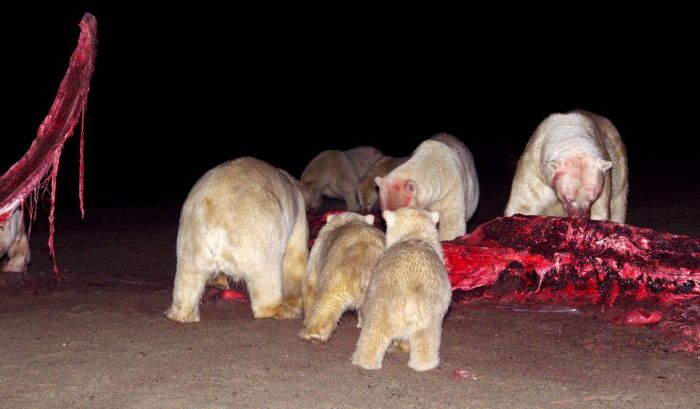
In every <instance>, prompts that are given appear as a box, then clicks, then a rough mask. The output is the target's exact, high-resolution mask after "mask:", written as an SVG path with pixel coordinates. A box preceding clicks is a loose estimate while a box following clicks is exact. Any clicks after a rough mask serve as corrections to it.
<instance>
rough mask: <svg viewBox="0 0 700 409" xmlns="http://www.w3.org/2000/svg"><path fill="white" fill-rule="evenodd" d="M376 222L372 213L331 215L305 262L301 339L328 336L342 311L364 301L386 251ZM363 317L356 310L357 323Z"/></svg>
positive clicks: (321, 338)
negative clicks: (371, 278)
mask: <svg viewBox="0 0 700 409" xmlns="http://www.w3.org/2000/svg"><path fill="white" fill-rule="evenodd" d="M373 224H374V216H373V215H366V216H362V215H359V214H357V213H339V214H337V215H333V214H331V215H328V217H327V222H326V225H325V226H323V228H321V231H320V232H319V234H318V237H317V239H316V241H315V242H314V245H313V247H312V248H311V253H309V262H308V264H307V265H306V274H305V275H304V285H303V287H302V289H303V291H302V293H303V298H302V299H303V306H304V329H303V330H302V331H301V332H300V333H299V337H301V338H302V339H304V340H307V341H309V340H312V339H316V340H319V341H321V342H326V341H328V339H329V338H330V336H331V334H332V333H333V331H334V330H335V327H336V325H337V323H338V320H339V319H340V317H341V315H342V314H343V312H345V311H346V310H348V309H355V310H357V309H358V308H359V307H360V306H361V305H362V301H363V299H364V293H365V289H366V288H367V284H368V283H369V278H370V275H371V274H372V269H374V266H375V264H376V263H377V260H378V259H379V256H381V254H382V253H383V252H384V233H383V232H382V231H381V230H379V229H377V228H376V227H374V225H373ZM361 321H362V319H361V317H360V316H359V315H358V326H359V325H361Z"/></svg>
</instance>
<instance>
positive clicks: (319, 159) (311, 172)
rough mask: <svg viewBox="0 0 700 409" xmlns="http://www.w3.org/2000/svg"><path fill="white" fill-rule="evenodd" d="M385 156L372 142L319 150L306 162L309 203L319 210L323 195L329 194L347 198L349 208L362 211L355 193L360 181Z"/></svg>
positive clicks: (304, 176) (304, 178) (304, 180)
mask: <svg viewBox="0 0 700 409" xmlns="http://www.w3.org/2000/svg"><path fill="white" fill-rule="evenodd" d="M383 156H384V154H383V153H382V152H381V151H380V150H379V149H377V148H373V147H371V146H358V147H357V148H353V149H349V150H346V151H339V150H327V151H323V152H321V153H319V154H318V155H316V156H315V157H314V158H313V159H311V162H309V164H308V165H306V168H305V169H304V171H303V172H302V174H301V178H300V181H301V184H302V186H303V188H304V197H305V199H306V206H307V207H308V208H310V209H313V210H318V208H319V207H320V206H321V196H327V197H330V198H332V199H342V200H344V201H345V205H346V207H347V210H348V211H359V210H360V205H359V204H358V203H357V196H356V193H355V190H356V189H357V182H359V180H360V178H361V177H362V175H364V174H365V173H366V172H367V170H368V169H369V168H370V167H371V166H372V164H374V162H376V161H377V160H379V159H380V158H381V157H383Z"/></svg>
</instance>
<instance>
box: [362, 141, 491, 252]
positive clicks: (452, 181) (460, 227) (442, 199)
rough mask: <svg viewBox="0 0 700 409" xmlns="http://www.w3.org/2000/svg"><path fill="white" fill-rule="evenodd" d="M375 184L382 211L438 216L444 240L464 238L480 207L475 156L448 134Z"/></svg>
mask: <svg viewBox="0 0 700 409" xmlns="http://www.w3.org/2000/svg"><path fill="white" fill-rule="evenodd" d="M375 182H376V183H377V186H379V202H380V206H381V209H382V210H396V209H399V208H402V207H411V208H415V209H425V210H428V211H435V212H438V213H439V214H440V225H439V226H438V231H439V233H440V240H453V239H455V238H457V237H459V236H463V235H464V234H465V233H466V232H467V220H469V218H471V217H472V215H473V214H474V212H475V211H476V207H477V205H478V203H479V179H478V177H477V174H476V167H475V166H474V159H473V157H472V155H471V152H470V151H469V149H467V147H466V146H465V145H464V144H463V143H462V142H461V141H459V140H458V139H457V138H455V137H454V136H452V135H450V134H446V133H441V134H437V135H435V136H433V137H432V138H431V139H429V140H427V141H424V142H422V143H421V144H420V145H418V147H417V148H416V150H415V151H413V154H412V155H411V158H410V159H409V160H408V161H406V162H405V163H404V164H403V165H401V166H399V167H397V168H396V169H394V170H393V171H391V172H390V173H389V174H388V175H386V177H384V178H380V177H377V178H376V179H375Z"/></svg>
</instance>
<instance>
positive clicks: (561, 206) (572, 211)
mask: <svg viewBox="0 0 700 409" xmlns="http://www.w3.org/2000/svg"><path fill="white" fill-rule="evenodd" d="M628 183H629V182H628V173H627V153H626V149H625V145H624V144H623V142H622V139H621V138H620V134H619V133H618V131H617V129H616V128H615V127H614V126H613V124H612V123H611V122H610V121H609V120H608V119H606V118H604V117H602V116H599V115H596V114H593V113H590V112H586V111H581V110H577V111H573V112H570V113H567V114H552V115H550V116H549V117H547V118H546V119H545V120H544V121H542V123H541V124H540V125H539V126H538V127H537V129H536V130H535V132H534V133H533V135H532V137H531V138H530V141H529V142H528V144H527V146H526V147H525V151H524V152H523V154H522V156H521V157H520V160H519V161H518V166H517V168H516V171H515V177H514V178H513V185H512V187H511V194H510V198H509V200H508V204H507V206H506V210H505V215H506V216H512V215H513V214H516V213H522V214H532V215H544V216H567V215H568V216H570V217H581V218H590V219H593V220H612V221H614V222H618V223H624V222H625V213H626V211H627V191H628V186H629V184H628Z"/></svg>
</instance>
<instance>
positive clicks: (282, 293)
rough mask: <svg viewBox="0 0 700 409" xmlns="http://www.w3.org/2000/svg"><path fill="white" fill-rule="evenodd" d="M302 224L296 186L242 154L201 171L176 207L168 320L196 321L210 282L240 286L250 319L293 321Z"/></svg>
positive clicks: (303, 244) (302, 257)
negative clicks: (222, 278)
mask: <svg viewBox="0 0 700 409" xmlns="http://www.w3.org/2000/svg"><path fill="white" fill-rule="evenodd" d="M308 236H309V227H308V224H307V221H306V211H305V207H304V198H303V197H302V194H301V191H300V190H299V187H298V182H297V181H296V180H295V179H294V178H293V177H291V176H290V175H289V174H288V173H287V172H285V171H283V170H280V169H277V168H275V167H273V166H270V165H269V164H267V163H265V162H263V161H260V160H258V159H254V158H250V157H244V158H239V159H236V160H232V161H229V162H226V163H224V164H222V165H219V166H217V167H216V168H214V169H212V170H210V171H208V172H207V173H205V174H204V176H202V177H201V178H200V179H199V181H197V183H196V184H195V185H194V187H193V188H192V190H191V191H190V193H189V195H188V196H187V200H185V203H184V205H183V207H182V213H181V215H180V227H179V230H178V234H177V272H176V274H175V285H174V289H173V303H172V305H171V307H170V309H169V310H168V311H167V316H168V318H170V319H172V320H175V321H179V322H191V321H199V302H200V299H201V297H202V292H203V291H204V287H205V285H206V283H207V280H208V279H210V277H212V276H215V275H217V274H219V273H224V274H226V275H228V276H229V277H232V278H233V279H234V280H243V281H245V283H246V286H247V289H248V294H249V296H250V303H251V307H252V310H253V317H255V318H298V317H299V316H300V313H301V284H302V281H303V278H304V270H305V268H306V261H307V259H308V238H309V237H308Z"/></svg>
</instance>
